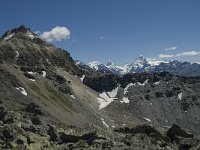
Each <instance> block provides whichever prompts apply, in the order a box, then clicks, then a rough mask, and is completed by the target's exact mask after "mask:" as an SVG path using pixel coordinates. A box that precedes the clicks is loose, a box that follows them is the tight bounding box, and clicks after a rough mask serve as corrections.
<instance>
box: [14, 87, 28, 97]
mask: <svg viewBox="0 0 200 150" xmlns="http://www.w3.org/2000/svg"><path fill="white" fill-rule="evenodd" d="M16 89H17V90H19V91H20V92H21V93H22V94H23V95H25V96H27V95H28V94H27V92H26V91H25V89H24V88H22V87H17V88H16Z"/></svg>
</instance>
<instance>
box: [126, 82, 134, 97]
mask: <svg viewBox="0 0 200 150" xmlns="http://www.w3.org/2000/svg"><path fill="white" fill-rule="evenodd" d="M134 85H135V84H133V83H129V84H128V85H127V86H126V87H125V88H124V94H126V93H127V92H128V88H129V87H131V86H134Z"/></svg>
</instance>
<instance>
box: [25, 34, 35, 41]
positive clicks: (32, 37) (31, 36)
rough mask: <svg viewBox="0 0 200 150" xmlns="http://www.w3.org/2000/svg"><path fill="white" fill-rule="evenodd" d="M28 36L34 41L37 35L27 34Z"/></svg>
mask: <svg viewBox="0 0 200 150" xmlns="http://www.w3.org/2000/svg"><path fill="white" fill-rule="evenodd" d="M26 35H27V36H28V37H29V38H31V39H32V40H33V39H34V38H35V35H34V34H33V33H31V32H27V33H26Z"/></svg>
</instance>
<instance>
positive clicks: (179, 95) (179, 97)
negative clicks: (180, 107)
mask: <svg viewBox="0 0 200 150" xmlns="http://www.w3.org/2000/svg"><path fill="white" fill-rule="evenodd" d="M182 97H183V93H182V92H181V93H179V94H178V99H180V100H182Z"/></svg>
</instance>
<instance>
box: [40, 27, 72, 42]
mask: <svg viewBox="0 0 200 150" xmlns="http://www.w3.org/2000/svg"><path fill="white" fill-rule="evenodd" d="M70 35H71V33H70V30H69V29H68V28H67V27H59V26H56V27H55V28H53V29H52V30H51V31H46V32H43V33H42V34H41V35H40V37H41V38H42V39H44V40H45V41H47V42H52V41H61V40H63V39H69V38H70Z"/></svg>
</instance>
